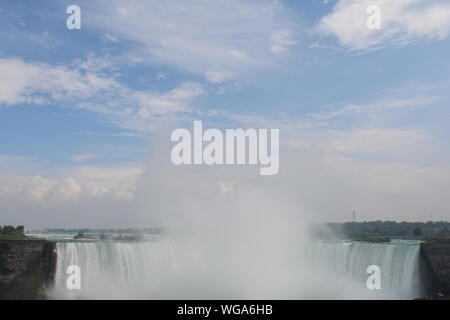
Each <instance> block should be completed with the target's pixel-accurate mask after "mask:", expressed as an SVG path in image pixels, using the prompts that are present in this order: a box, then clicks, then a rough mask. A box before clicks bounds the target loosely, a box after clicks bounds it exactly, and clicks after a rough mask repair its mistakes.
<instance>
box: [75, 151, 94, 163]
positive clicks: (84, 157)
mask: <svg viewBox="0 0 450 320" xmlns="http://www.w3.org/2000/svg"><path fill="white" fill-rule="evenodd" d="M96 157H97V156H96V155H95V154H92V153H81V154H76V155H73V156H72V161H75V162H86V161H89V160H92V159H95V158H96Z"/></svg>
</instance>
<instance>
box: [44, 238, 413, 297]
mask: <svg viewBox="0 0 450 320" xmlns="http://www.w3.org/2000/svg"><path fill="white" fill-rule="evenodd" d="M198 243H199V241H196V240H195V239H194V240H193V239H182V240H181V241H180V239H178V241H172V240H168V239H159V240H156V241H149V242H114V241H103V242H102V241H96V242H59V243H57V270H56V275H55V288H54V289H53V290H52V291H51V292H50V293H49V295H50V297H51V298H63V299H64V298H83V299H84V298H87V299H89V298H113V299H115V298H120V299H126V298H144V299H167V298H169V299H170V298H192V299H196V298H237V299H239V298H258V297H259V296H257V294H258V290H259V292H261V291H260V289H261V288H259V289H255V288H258V285H259V283H263V284H264V282H266V283H267V280H268V278H269V277H271V276H273V275H274V274H275V275H276V276H275V277H274V278H275V282H277V281H278V280H276V279H279V281H280V283H279V287H275V288H274V289H275V290H271V289H270V290H268V291H267V292H269V293H268V295H270V294H271V292H276V295H274V296H273V297H274V298H298V299H303V298H306V299H310V298H313V299H316V298H324V299H339V298H389V299H390V298H392V299H411V298H415V297H419V296H420V278H419V270H418V260H419V254H418V253H419V245H418V244H417V243H379V244H377V243H360V242H345V241H317V242H313V243H311V244H310V245H308V246H307V247H306V251H305V252H304V255H302V254H298V255H295V254H293V256H299V259H298V260H296V261H297V262H298V268H297V267H294V268H293V269H297V270H294V271H293V270H289V271H287V270H273V274H270V275H268V277H267V278H264V277H262V278H261V279H257V281H256V282H253V283H250V282H246V281H247V280H248V279H247V278H249V277H251V275H252V274H255V272H256V271H257V270H256V269H254V266H252V267H251V268H249V269H250V270H248V272H247V273H243V274H241V275H236V274H235V273H234V271H230V270H228V267H227V266H226V265H224V263H223V262H224V260H220V261H219V262H217V261H215V262H214V261H212V260H216V259H214V257H211V256H210V255H208V254H205V252H204V251H202V250H201V249H200V247H199V246H198ZM298 252H302V251H301V250H298ZM302 253H303V252H302ZM231 262H232V261H231ZM297 262H296V263H297ZM70 265H77V266H79V267H80V270H81V283H82V288H81V290H67V288H66V281H67V279H68V274H67V273H66V271H67V268H68V267H69V266H70ZM370 265H377V266H379V267H380V269H381V290H373V291H374V292H369V291H370V290H368V289H367V287H366V280H367V278H368V277H369V274H367V272H366V271H367V267H368V266H370ZM240 269H241V268H239V270H240ZM299 270H301V271H299ZM314 277H316V278H317V279H319V282H314V281H312V280H311V279H313V278H314ZM234 278H236V282H233V281H234V280H235V279H234ZM284 280H287V282H282V281H284ZM202 282H203V283H202ZM236 284H238V285H236ZM255 284H256V285H255ZM233 285H234V287H233ZM229 288H232V290H229V291H227V289H229ZM280 288H281V289H280ZM283 288H289V290H291V291H290V292H289V293H288V291H287V289H283ZM330 288H332V289H330ZM202 290H203V291H202ZM233 290H234V291H233ZM333 290H334V291H333ZM219 291H220V292H219ZM241 291H247V293H248V295H247V296H243V297H242V296H237V295H239V292H241ZM375 291H377V292H375ZM214 294H217V295H216V296H214ZM273 297H272V298H273ZM269 298H270V296H269Z"/></svg>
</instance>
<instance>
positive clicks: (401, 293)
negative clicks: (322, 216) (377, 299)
mask: <svg viewBox="0 0 450 320" xmlns="http://www.w3.org/2000/svg"><path fill="white" fill-rule="evenodd" d="M419 248H420V246H419V244H418V243H417V242H408V241H403V242H393V243H368V242H350V241H316V242H314V243H312V244H311V246H310V247H308V249H307V259H308V260H309V263H310V264H311V265H312V266H314V267H318V268H322V269H324V270H330V271H332V272H333V273H334V274H337V275H339V276H342V277H346V278H348V279H351V280H353V281H355V282H357V283H359V284H361V285H363V286H365V284H366V281H367V279H368V277H369V276H370V274H368V273H367V267H368V266H371V265H375V266H378V267H379V268H380V272H381V274H380V275H381V277H380V278H381V289H382V291H383V293H384V297H385V298H395V299H411V298H417V297H420V295H421V279H420V274H419ZM386 293H387V294H386Z"/></svg>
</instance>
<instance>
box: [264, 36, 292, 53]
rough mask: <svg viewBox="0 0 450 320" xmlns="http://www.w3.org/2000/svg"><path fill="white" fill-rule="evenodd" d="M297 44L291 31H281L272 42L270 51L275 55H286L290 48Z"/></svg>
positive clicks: (273, 37)
mask: <svg viewBox="0 0 450 320" xmlns="http://www.w3.org/2000/svg"><path fill="white" fill-rule="evenodd" d="M293 44H295V41H294V40H293V39H292V35H291V32H290V31H289V30H280V31H278V32H276V33H275V34H274V35H273V36H272V39H271V42H270V51H271V52H272V53H275V54H279V53H284V52H286V51H288V48H289V47H290V46H292V45H293Z"/></svg>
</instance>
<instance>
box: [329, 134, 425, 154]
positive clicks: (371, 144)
mask: <svg viewBox="0 0 450 320" xmlns="http://www.w3.org/2000/svg"><path fill="white" fill-rule="evenodd" d="M427 141H431V139H430V138H429V137H428V136H427V135H426V134H425V133H423V132H421V131H419V130H401V129H358V130H354V131H351V132H345V133H343V132H338V133H336V134H335V135H334V136H333V138H332V139H331V142H330V144H329V146H330V147H331V148H328V150H335V151H337V152H350V153H377V154H402V153H404V152H405V150H407V149H408V148H409V149H410V150H411V149H412V150H413V149H414V148H417V147H418V146H419V145H420V144H422V143H424V142H427Z"/></svg>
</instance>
